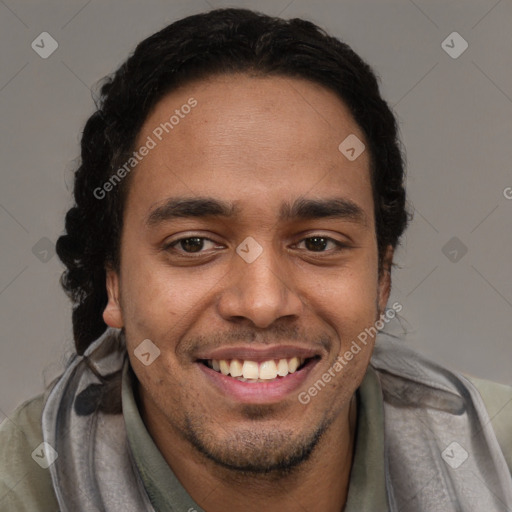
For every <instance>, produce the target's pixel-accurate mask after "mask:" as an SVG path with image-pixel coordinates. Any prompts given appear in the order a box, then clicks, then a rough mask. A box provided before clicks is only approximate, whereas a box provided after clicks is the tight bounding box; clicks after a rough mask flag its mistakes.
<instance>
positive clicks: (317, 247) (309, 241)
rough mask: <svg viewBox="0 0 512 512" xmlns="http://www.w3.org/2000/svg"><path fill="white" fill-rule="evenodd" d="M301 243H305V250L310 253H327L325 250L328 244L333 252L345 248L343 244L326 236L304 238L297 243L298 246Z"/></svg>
mask: <svg viewBox="0 0 512 512" xmlns="http://www.w3.org/2000/svg"><path fill="white" fill-rule="evenodd" d="M302 243H305V247H306V249H307V250H308V251H312V252H327V251H326V249H328V248H329V244H331V249H334V250H335V251H336V250H341V249H342V248H344V247H346V246H345V244H343V243H341V242H338V241H337V240H334V239H333V238H330V237H327V236H311V237H308V238H304V239H303V240H301V241H300V242H299V244H298V246H300V244H302ZM332 246H334V247H332Z"/></svg>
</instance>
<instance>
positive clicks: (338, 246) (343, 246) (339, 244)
mask: <svg viewBox="0 0 512 512" xmlns="http://www.w3.org/2000/svg"><path fill="white" fill-rule="evenodd" d="M313 238H320V239H322V240H326V241H327V242H332V243H334V245H335V246H336V248H335V249H334V252H336V253H338V252H341V251H343V250H344V249H348V247H349V246H348V245H347V244H345V243H343V242H340V241H338V240H336V239H334V238H331V237H328V236H321V235H312V236H308V237H306V238H303V239H302V240H300V241H299V243H301V242H304V241H306V240H311V239H313ZM191 239H199V240H203V241H205V240H206V241H209V242H212V243H213V244H216V242H215V241H214V240H212V239H210V238H208V237H205V236H187V237H184V238H179V239H178V240H174V241H173V242H171V243H169V244H166V245H165V246H164V247H163V250H164V251H168V252H177V253H179V254H180V255H181V256H183V255H186V256H185V257H192V258H194V257H196V258H197V257H200V256H202V255H204V252H205V251H202V250H201V251H199V252H197V253H194V252H187V251H184V250H181V251H180V250H179V249H176V246H177V245H178V244H179V243H180V242H183V241H185V240H191ZM308 252H309V253H311V254H332V252H330V251H328V250H325V251H308Z"/></svg>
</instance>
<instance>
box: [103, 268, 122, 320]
mask: <svg viewBox="0 0 512 512" xmlns="http://www.w3.org/2000/svg"><path fill="white" fill-rule="evenodd" d="M106 270H107V278H106V287H107V294H108V303H107V305H106V306H105V309H104V311H103V320H104V321H105V323H106V324H107V325H109V326H110V327H116V328H118V329H120V328H122V327H123V326H124V322H123V313H122V311H121V303H120V300H119V296H120V294H119V276H118V274H117V272H116V271H115V270H113V269H112V268H107V269H106Z"/></svg>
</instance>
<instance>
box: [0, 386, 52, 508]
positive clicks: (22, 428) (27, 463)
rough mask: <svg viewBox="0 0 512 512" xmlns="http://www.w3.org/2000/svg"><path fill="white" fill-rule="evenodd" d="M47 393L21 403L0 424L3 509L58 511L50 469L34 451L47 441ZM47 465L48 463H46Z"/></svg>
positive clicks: (0, 499)
mask: <svg viewBox="0 0 512 512" xmlns="http://www.w3.org/2000/svg"><path fill="white" fill-rule="evenodd" d="M43 405H44V399H43V395H38V396H36V397H35V398H32V399H31V400H28V401H26V402H24V403H23V404H22V405H20V406H19V407H18V408H17V409H16V410H15V411H14V413H13V414H12V415H10V416H9V417H8V418H5V419H4V420H3V422H2V423H1V424H0V510H2V512H11V511H12V512H14V511H16V512H25V511H27V512H28V511H33V510H45V511H48V512H53V511H57V510H58V504H57V500H56V498H55V494H54V492H53V486H52V481H51V477H50V473H49V470H48V469H45V468H44V467H41V466H40V465H39V464H38V463H37V462H36V460H37V458H36V457H35V454H36V453H39V452H37V451H36V452H35V454H34V458H32V454H33V453H34V451H35V450H36V448H38V447H39V445H40V444H41V443H42V441H43V435H42V428H41V413H42V410H43ZM43 465H44V464H43Z"/></svg>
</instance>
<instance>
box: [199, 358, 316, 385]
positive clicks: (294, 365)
mask: <svg viewBox="0 0 512 512" xmlns="http://www.w3.org/2000/svg"><path fill="white" fill-rule="evenodd" d="M317 359H320V357H319V356H314V357H308V358H300V357H291V358H283V359H269V360H267V361H261V362H258V361H251V360H248V359H245V360H242V359H199V360H198V362H199V363H201V364H203V365H205V366H207V367H208V368H210V369H211V370H214V371H216V372H218V373H221V374H222V375H225V376H227V377H232V378H233V379H236V380H238V381H240V382H248V383H251V384H256V383H261V382H274V381H277V380H280V379H284V378H286V377H287V376H288V375H290V374H292V373H295V372H298V371H300V370H302V369H303V368H304V367H306V366H307V365H309V364H311V363H312V362H313V361H315V360H317Z"/></svg>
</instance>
